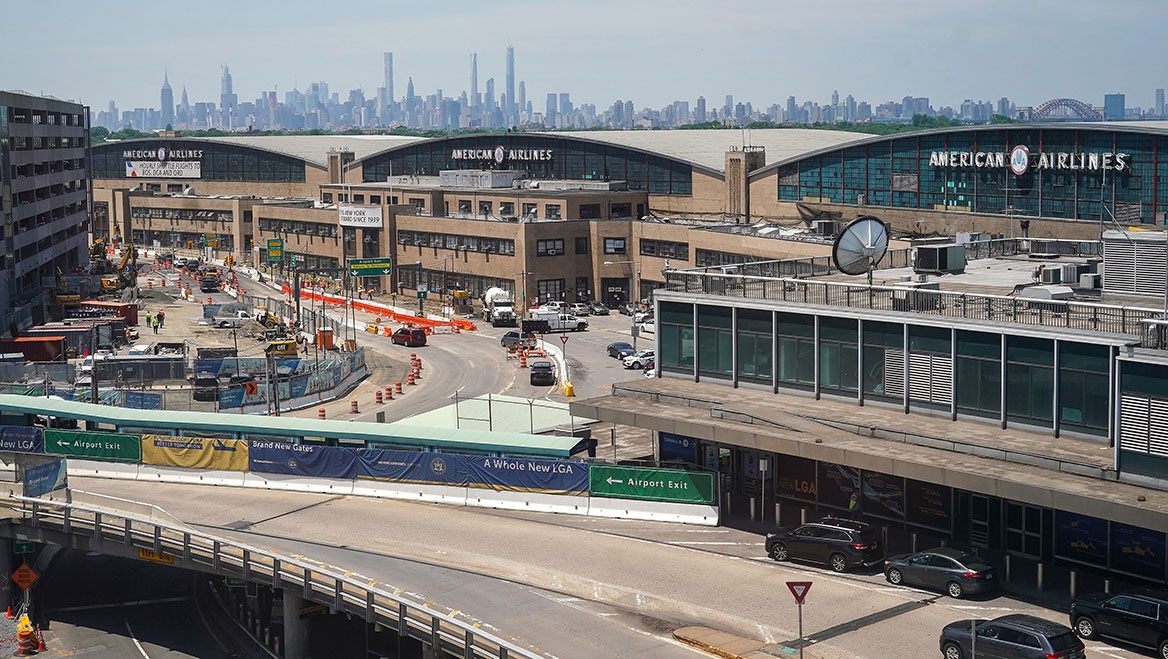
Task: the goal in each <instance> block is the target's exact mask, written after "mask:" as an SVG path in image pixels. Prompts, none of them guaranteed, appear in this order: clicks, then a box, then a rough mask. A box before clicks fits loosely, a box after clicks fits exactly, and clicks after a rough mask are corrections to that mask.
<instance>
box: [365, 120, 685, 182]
mask: <svg viewBox="0 0 1168 659" xmlns="http://www.w3.org/2000/svg"><path fill="white" fill-rule="evenodd" d="M496 146H502V147H503V148H504V154H505V156H508V157H509V154H510V153H511V152H513V151H514V152H517V153H523V154H526V153H531V152H541V153H547V154H549V155H550V159H548V160H514V161H511V160H507V159H505V160H504V161H503V163H502V164H501V165H497V164H496V163H495V161H494V160H489V161H468V160H465V159H462V158H457V156H458V155H461V154H463V153H465V151H466V150H468V149H469V150H473V151H478V152H491V153H493V152H494V150H495V147H496ZM496 166H498V167H501V168H506V169H522V170H525V171H527V172H528V173H529V174H530V175H531V177H532V178H536V179H554V180H580V179H584V180H599V181H626V182H627V183H628V186H629V188H630V189H632V190H646V191H648V192H649V194H658V195H686V196H688V195H692V194H693V171H692V167H691V166H690V165H689V164H688V163H683V162H678V161H675V160H671V159H669V158H665V157H663V156H658V155H653V154H649V153H645V152H641V151H634V150H631V149H627V148H624V147H620V146H616V145H611V144H600V143H592V142H586V141H583V140H575V139H571V138H565V137H549V136H541V135H538V134H532V135H523V134H518V135H515V134H513V135H507V136H498V135H496V136H484V137H469V138H452V139H437V140H428V141H426V142H422V143H419V144H415V145H411V146H408V147H404V148H401V149H396V150H394V151H390V152H387V153H384V154H381V155H379V156H374V157H372V158H369V159H367V160H365V161H364V162H363V165H362V176H363V178H364V180H365V182H367V183H377V182H383V181H385V180H386V179H387V178H388V177H389V176H390V174H391V173H396V174H401V173H403V172H408V173H410V174H415V175H418V176H437V175H438V174H439V172H441V171H442V170H444V169H445V170H449V169H467V168H476V167H483V168H494V167H496Z"/></svg>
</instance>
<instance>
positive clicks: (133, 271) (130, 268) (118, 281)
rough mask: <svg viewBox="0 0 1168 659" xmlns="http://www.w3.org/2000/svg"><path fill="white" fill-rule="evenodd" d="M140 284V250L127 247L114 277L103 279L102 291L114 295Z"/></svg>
mask: <svg viewBox="0 0 1168 659" xmlns="http://www.w3.org/2000/svg"><path fill="white" fill-rule="evenodd" d="M137 283H138V250H136V249H134V245H132V244H130V245H126V249H125V253H123V254H122V260H121V262H119V263H118V267H117V268H116V269H115V270H114V276H113V277H102V278H101V290H103V291H105V292H107V293H113V292H116V291H120V290H122V289H126V288H131V287H133V286H134V285H135V284H137Z"/></svg>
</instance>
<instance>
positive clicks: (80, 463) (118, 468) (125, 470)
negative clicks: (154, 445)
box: [65, 458, 139, 480]
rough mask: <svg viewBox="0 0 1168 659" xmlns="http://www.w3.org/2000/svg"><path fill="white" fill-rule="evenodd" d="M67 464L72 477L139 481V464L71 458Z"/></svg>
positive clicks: (66, 461)
mask: <svg viewBox="0 0 1168 659" xmlns="http://www.w3.org/2000/svg"><path fill="white" fill-rule="evenodd" d="M65 464H66V467H67V471H68V474H69V475H70V476H79V477H91V478H118V479H124V480H138V467H139V465H137V464H129V463H125V462H98V461H97V460H79V459H77V458H69V459H67V460H65Z"/></svg>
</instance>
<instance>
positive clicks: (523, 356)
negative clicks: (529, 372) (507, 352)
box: [519, 350, 527, 368]
mask: <svg viewBox="0 0 1168 659" xmlns="http://www.w3.org/2000/svg"><path fill="white" fill-rule="evenodd" d="M519 368H527V351H526V350H524V351H523V352H521V353H519Z"/></svg>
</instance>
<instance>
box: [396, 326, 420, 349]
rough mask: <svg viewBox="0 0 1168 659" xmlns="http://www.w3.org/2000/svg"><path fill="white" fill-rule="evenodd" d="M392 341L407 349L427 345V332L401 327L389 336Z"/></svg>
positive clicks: (416, 328) (415, 328)
mask: <svg viewBox="0 0 1168 659" xmlns="http://www.w3.org/2000/svg"><path fill="white" fill-rule="evenodd" d="M389 338H390V340H391V341H393V342H394V343H397V344H399V345H403V346H406V347H407V348H417V347H419V346H424V345H426V332H425V330H423V329H421V328H418V327H399V328H397V329H396V330H394V331H393V334H391V335H390V336H389Z"/></svg>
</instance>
